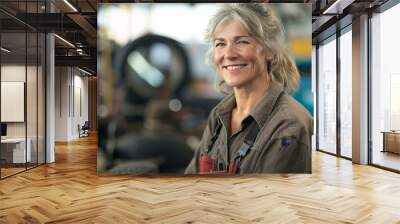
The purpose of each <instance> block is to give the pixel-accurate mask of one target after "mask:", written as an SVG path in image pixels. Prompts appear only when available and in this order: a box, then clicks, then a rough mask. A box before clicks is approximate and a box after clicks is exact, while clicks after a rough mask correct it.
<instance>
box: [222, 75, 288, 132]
mask: <svg viewBox="0 0 400 224" xmlns="http://www.w3.org/2000/svg"><path fill="white" fill-rule="evenodd" d="M283 91H284V89H283V85H282V84H280V83H278V82H274V81H273V82H272V83H271V85H270V86H269V88H268V89H267V91H266V92H265V94H264V95H263V97H262V98H261V100H260V102H259V103H258V104H257V106H256V107H255V108H254V110H253V111H251V112H250V114H249V115H250V116H251V117H252V118H253V119H254V120H256V122H257V124H258V126H259V127H260V128H261V127H262V126H263V125H264V123H265V121H266V120H267V118H268V116H269V115H270V114H271V112H272V110H273V108H274V106H275V103H276V101H277V99H278V97H279V96H280V94H281V93H282V92H283ZM235 106H236V100H235V96H234V94H233V93H231V94H229V95H228V96H227V97H226V98H225V99H224V100H223V101H222V102H221V104H220V106H219V107H218V108H217V110H216V114H217V116H219V117H222V116H225V115H226V114H227V113H232V110H233V108H234V107H235Z"/></svg>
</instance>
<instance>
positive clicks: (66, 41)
mask: <svg viewBox="0 0 400 224" xmlns="http://www.w3.org/2000/svg"><path fill="white" fill-rule="evenodd" d="M54 36H55V37H57V38H58V39H60V40H62V41H63V42H64V43H66V44H68V45H69V46H71V47H73V48H75V45H73V44H71V42H69V41H68V40H66V39H64V38H62V37H60V36H58V35H57V34H54Z"/></svg>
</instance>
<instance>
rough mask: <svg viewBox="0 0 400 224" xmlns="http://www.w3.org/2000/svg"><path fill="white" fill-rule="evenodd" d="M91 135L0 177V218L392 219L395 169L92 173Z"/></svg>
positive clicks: (397, 218) (347, 166) (345, 164)
mask: <svg viewBox="0 0 400 224" xmlns="http://www.w3.org/2000/svg"><path fill="white" fill-rule="evenodd" d="M96 147H97V139H96V137H93V136H91V137H88V138H82V139H80V140H79V141H74V142H70V143H68V144H65V143H62V144H57V145H56V163H54V164H49V165H45V166H41V167H38V168H35V169H32V170H29V171H27V172H25V173H21V174H18V175H16V176H13V177H9V178H7V179H5V180H2V181H0V202H1V203H0V223H119V224H120V223H400V212H399V211H400V200H399V199H400V175H399V174H396V173H392V172H388V171H384V170H381V169H378V168H375V167H371V166H362V165H355V164H352V163H351V162H350V161H348V160H343V159H339V158H336V157H333V156H330V155H327V154H324V153H321V152H313V174H311V175H263V176H259V175H252V176H244V177H236V178H231V177H224V178H209V177H206V178H205V177H187V178H183V177H163V178H154V177H129V176H109V175H100V176H98V175H97V173H96Z"/></svg>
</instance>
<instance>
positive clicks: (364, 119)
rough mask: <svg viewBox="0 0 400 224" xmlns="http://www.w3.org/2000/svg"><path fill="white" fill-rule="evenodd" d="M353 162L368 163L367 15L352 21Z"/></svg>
mask: <svg viewBox="0 0 400 224" xmlns="http://www.w3.org/2000/svg"><path fill="white" fill-rule="evenodd" d="M352 44H353V56H352V57H353V58H352V61H353V80H352V81H353V84H352V86H353V90H352V94H353V102H352V106H353V113H352V115H353V116H352V117H353V118H352V122H353V127H352V134H353V140H352V145H353V153H352V156H353V162H354V163H358V164H367V163H368V15H361V16H360V17H358V18H355V19H354V20H353V36H352Z"/></svg>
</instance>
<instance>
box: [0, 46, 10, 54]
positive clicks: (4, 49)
mask: <svg viewBox="0 0 400 224" xmlns="http://www.w3.org/2000/svg"><path fill="white" fill-rule="evenodd" d="M0 49H1V50H2V51H4V52H7V53H10V52H11V50H9V49H7V48H5V47H1V48H0Z"/></svg>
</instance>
